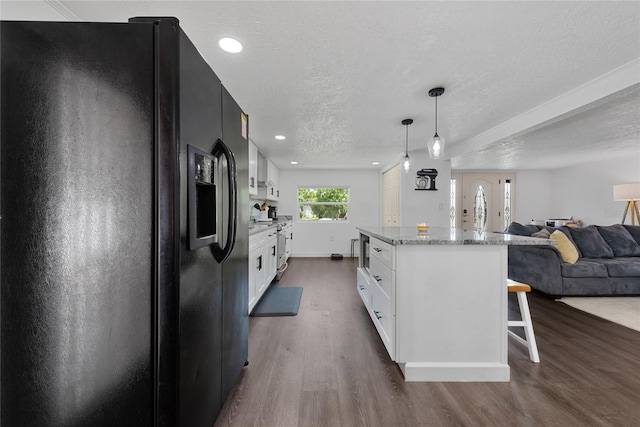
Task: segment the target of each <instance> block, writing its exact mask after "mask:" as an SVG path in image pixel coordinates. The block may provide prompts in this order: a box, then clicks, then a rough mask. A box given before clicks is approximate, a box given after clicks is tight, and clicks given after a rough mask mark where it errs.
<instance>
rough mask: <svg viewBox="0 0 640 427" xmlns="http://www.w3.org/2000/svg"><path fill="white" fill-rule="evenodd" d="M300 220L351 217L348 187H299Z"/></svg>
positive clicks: (326, 219)
mask: <svg viewBox="0 0 640 427" xmlns="http://www.w3.org/2000/svg"><path fill="white" fill-rule="evenodd" d="M298 212H299V217H298V219H299V220H300V221H305V222H307V221H347V220H348V218H349V188H348V187H304V188H298Z"/></svg>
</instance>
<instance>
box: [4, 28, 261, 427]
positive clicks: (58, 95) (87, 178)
mask: <svg viewBox="0 0 640 427" xmlns="http://www.w3.org/2000/svg"><path fill="white" fill-rule="evenodd" d="M0 31H1V34H0V35H1V37H0V39H1V40H2V44H1V47H0V48H1V56H0V57H1V60H2V70H1V73H0V78H1V83H2V85H1V100H2V117H1V123H2V127H1V139H0V141H1V143H0V162H1V166H0V175H1V184H0V185H1V189H2V192H1V193H0V207H1V212H0V215H1V218H2V219H1V220H0V244H1V246H0V275H1V298H0V305H1V306H0V315H1V325H0V326H1V331H0V351H1V360H2V381H1V383H0V399H1V408H2V410H1V413H0V424H1V425H6V426H18V425H19V426H26V425H50V426H53V425H57V426H62V425H65V426H84V425H91V426H114V425H122V426H133V425H135V426H140V425H145V426H151V425H156V426H176V425H182V426H207V427H209V426H212V425H214V423H215V421H216V417H217V414H218V413H219V411H220V409H221V407H222V405H223V404H224V402H225V400H226V397H227V396H228V394H229V392H230V391H231V389H232V388H233V386H234V384H235V383H236V380H237V378H238V375H239V374H240V371H241V370H242V368H243V366H244V365H245V363H246V361H247V355H248V351H247V350H248V326H249V323H248V315H247V309H246V308H247V304H248V286H247V283H248V277H247V275H248V266H247V264H248V246H249V245H248V241H249V237H248V223H247V222H248V218H249V210H248V209H249V208H250V205H249V204H247V203H244V202H242V203H238V201H237V194H238V193H237V191H236V190H237V188H248V119H247V116H246V115H245V114H244V113H243V112H242V109H241V108H240V107H239V106H238V104H237V103H236V102H235V101H234V100H233V98H232V97H231V95H230V94H229V93H228V92H227V90H226V89H225V88H224V87H223V86H222V84H221V82H220V80H219V79H218V77H217V76H216V75H215V73H214V72H213V71H212V70H211V68H210V67H209V65H207V63H206V62H205V60H204V59H203V58H202V57H201V56H200V54H199V53H198V51H197V50H196V48H195V46H193V44H192V43H191V41H190V40H189V39H188V38H187V36H186V35H185V34H184V32H183V31H182V30H181V28H180V26H179V23H178V20H177V19H174V18H134V19H131V20H130V21H129V23H118V24H110V23H81V22H58V23H52V22H2V23H1V25H0Z"/></svg>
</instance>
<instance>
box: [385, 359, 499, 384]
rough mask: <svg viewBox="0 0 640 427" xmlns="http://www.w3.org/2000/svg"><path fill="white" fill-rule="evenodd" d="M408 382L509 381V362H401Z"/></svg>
mask: <svg viewBox="0 0 640 427" xmlns="http://www.w3.org/2000/svg"><path fill="white" fill-rule="evenodd" d="M398 365H399V366H400V369H401V370H402V373H403V374H404V380H405V381H407V382H417V381H424V382H429V381H438V382H440V381H447V382H449V381H451V382H509V378H510V370H509V365H508V364H502V363H417V362H410V363H399V364H398Z"/></svg>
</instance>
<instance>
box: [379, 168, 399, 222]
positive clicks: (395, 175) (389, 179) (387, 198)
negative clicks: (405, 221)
mask: <svg viewBox="0 0 640 427" xmlns="http://www.w3.org/2000/svg"><path fill="white" fill-rule="evenodd" d="M401 182H402V176H401V173H400V165H399V164H398V165H397V166H395V167H393V168H392V169H389V170H388V171H386V172H385V173H383V174H382V225H387V226H394V227H399V226H400V225H401V224H400V188H401V187H400V183H401Z"/></svg>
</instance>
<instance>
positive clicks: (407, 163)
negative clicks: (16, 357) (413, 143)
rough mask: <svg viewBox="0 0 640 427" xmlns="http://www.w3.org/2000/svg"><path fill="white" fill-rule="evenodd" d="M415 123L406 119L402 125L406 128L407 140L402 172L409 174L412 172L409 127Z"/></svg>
mask: <svg viewBox="0 0 640 427" xmlns="http://www.w3.org/2000/svg"><path fill="white" fill-rule="evenodd" d="M411 123H413V119H404V120H403V121H402V124H403V125H404V126H405V128H406V130H407V131H406V139H405V145H404V157H403V158H402V170H404V172H405V173H408V172H409V171H410V170H411V157H409V125H410V124H411Z"/></svg>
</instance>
